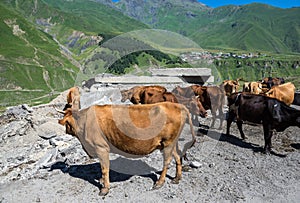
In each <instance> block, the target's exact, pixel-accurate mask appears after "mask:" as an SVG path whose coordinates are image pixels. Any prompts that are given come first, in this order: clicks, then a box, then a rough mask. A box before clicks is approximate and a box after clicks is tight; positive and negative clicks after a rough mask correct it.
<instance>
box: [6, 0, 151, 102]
mask: <svg viewBox="0 0 300 203" xmlns="http://www.w3.org/2000/svg"><path fill="white" fill-rule="evenodd" d="M0 9H1V10H0V17H1V18H0V19H1V20H0V26H1V27H0V28H1V37H0V44H1V46H0V70H1V72H0V80H1V83H0V96H1V98H0V106H7V105H14V104H18V103H30V104H38V103H42V102H45V101H49V100H50V99H51V97H53V96H51V95H53V94H55V93H56V92H61V91H62V90H65V89H68V88H69V87H71V86H73V85H74V83H75V80H76V77H77V72H78V71H79V69H81V68H82V65H81V64H83V63H84V61H85V60H86V58H87V57H88V56H89V54H91V53H92V52H93V50H94V49H96V48H97V47H98V44H99V42H100V41H101V40H103V36H105V37H107V36H109V37H113V36H116V35H118V34H121V33H124V32H129V31H131V30H135V29H144V28H148V27H147V26H146V25H144V24H143V23H141V22H138V21H136V20H134V19H132V18H129V17H127V16H125V15H124V14H122V13H121V12H118V11H115V10H114V9H112V8H110V7H107V6H105V5H103V4H100V3H96V2H94V1H84V0H74V1H63V0H7V1H4V2H0Z"/></svg>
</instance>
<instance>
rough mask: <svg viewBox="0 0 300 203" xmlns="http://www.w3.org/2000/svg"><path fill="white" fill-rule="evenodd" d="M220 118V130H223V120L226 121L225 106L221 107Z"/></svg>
mask: <svg viewBox="0 0 300 203" xmlns="http://www.w3.org/2000/svg"><path fill="white" fill-rule="evenodd" d="M219 119H220V126H219V128H218V130H221V129H222V127H223V121H224V113H223V108H222V107H221V108H219Z"/></svg>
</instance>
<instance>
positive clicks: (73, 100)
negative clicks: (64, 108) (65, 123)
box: [67, 87, 80, 110]
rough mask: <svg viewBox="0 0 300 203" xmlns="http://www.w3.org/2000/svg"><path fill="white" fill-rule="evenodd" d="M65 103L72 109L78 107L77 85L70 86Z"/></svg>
mask: <svg viewBox="0 0 300 203" xmlns="http://www.w3.org/2000/svg"><path fill="white" fill-rule="evenodd" d="M67 103H68V106H69V107H72V109H74V110H79V109H80V93H79V87H72V88H70V90H69V92H68V94H67Z"/></svg>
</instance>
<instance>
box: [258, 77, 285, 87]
mask: <svg viewBox="0 0 300 203" xmlns="http://www.w3.org/2000/svg"><path fill="white" fill-rule="evenodd" d="M284 83H285V81H284V79H283V78H278V77H275V78H272V77H265V78H264V79H263V80H262V84H265V85H266V86H267V88H271V87H272V86H274V85H281V84H284Z"/></svg>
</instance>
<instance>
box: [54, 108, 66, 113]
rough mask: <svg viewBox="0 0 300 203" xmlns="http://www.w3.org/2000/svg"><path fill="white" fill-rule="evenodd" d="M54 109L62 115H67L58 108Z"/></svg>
mask: <svg viewBox="0 0 300 203" xmlns="http://www.w3.org/2000/svg"><path fill="white" fill-rule="evenodd" d="M54 108H55V110H56V111H57V112H58V113H62V114H65V113H66V112H65V111H62V110H59V109H57V108H56V107H54Z"/></svg>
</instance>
